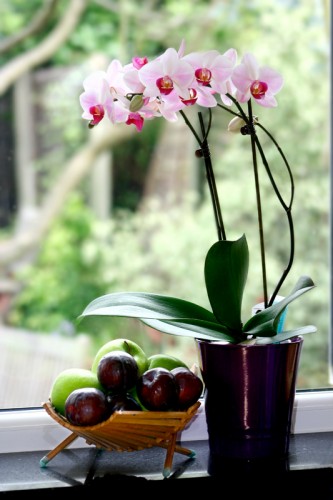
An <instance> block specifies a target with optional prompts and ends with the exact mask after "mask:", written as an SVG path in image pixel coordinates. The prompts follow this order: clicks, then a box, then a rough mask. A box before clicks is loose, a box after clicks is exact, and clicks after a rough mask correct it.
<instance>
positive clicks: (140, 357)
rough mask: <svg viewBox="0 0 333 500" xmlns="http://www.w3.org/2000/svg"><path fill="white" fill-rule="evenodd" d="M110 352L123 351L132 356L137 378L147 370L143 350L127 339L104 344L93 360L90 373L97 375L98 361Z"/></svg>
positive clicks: (146, 361)
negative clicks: (136, 366) (135, 363)
mask: <svg viewBox="0 0 333 500" xmlns="http://www.w3.org/2000/svg"><path fill="white" fill-rule="evenodd" d="M111 351H125V352H128V353H129V354H131V355H132V356H133V358H134V359H135V361H136V362H137V365H138V369H139V372H138V373H139V376H140V375H142V374H143V372H145V371H146V370H147V368H148V358H147V355H146V353H145V352H144V350H143V349H142V348H141V347H140V346H139V345H138V344H137V343H136V342H133V340H129V339H113V340H110V341H109V342H107V343H106V344H104V345H103V346H102V347H101V348H100V349H99V350H98V351H97V354H96V356H95V358H94V360H93V363H92V367H91V371H92V372H93V373H97V367H98V363H99V361H100V359H101V358H102V357H103V356H104V355H105V354H107V353H108V352H111Z"/></svg>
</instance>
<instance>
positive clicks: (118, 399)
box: [107, 393, 142, 415]
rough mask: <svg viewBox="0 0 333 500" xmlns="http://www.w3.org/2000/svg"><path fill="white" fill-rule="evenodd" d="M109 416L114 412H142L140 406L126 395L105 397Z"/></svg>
mask: <svg viewBox="0 0 333 500" xmlns="http://www.w3.org/2000/svg"><path fill="white" fill-rule="evenodd" d="M107 401H108V406H109V410H110V415H112V413H114V412H115V411H142V408H141V406H140V404H139V403H138V402H137V401H136V400H135V399H134V398H133V397H132V396H131V395H130V394H128V393H120V394H109V395H108V396H107Z"/></svg>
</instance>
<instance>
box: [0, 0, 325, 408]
mask: <svg viewBox="0 0 333 500" xmlns="http://www.w3.org/2000/svg"><path fill="white" fill-rule="evenodd" d="M51 4H52V2H50V3H49V2H46V3H45V2H41V1H37V0H33V1H31V2H22V1H21V0H3V1H2V2H1V6H0V15H1V19H2V21H3V26H2V28H1V29H2V33H1V42H0V58H1V69H0V75H1V76H0V155H1V162H0V409H5V408H17V407H34V406H38V407H39V406H40V404H41V402H43V401H45V400H46V399H47V398H48V395H49V390H50V387H51V384H52V381H53V380H54V378H55V377H56V375H57V374H58V373H60V371H62V370H64V369H65V368H71V367H85V368H88V369H90V367H91V363H92V360H93V357H94V355H95V353H96V352H97V350H98V348H99V347H100V346H101V345H103V344H104V343H106V342H107V341H108V340H111V339H113V338H119V337H121V338H129V339H132V340H134V341H135V342H137V343H138V344H139V345H141V347H142V348H143V349H144V350H145V351H146V353H148V354H149V355H152V354H156V353H161V352H165V353H168V354H170V355H173V356H177V357H180V358H182V359H183V360H184V361H185V362H186V363H188V364H189V365H191V366H192V365H193V364H196V363H197V351H196V346H195V343H194V341H193V340H190V339H186V338H178V337H173V336H169V335H161V334H160V333H159V332H158V331H155V330H153V329H148V328H147V327H144V325H143V324H142V323H140V322H138V321H136V320H131V319H127V318H123V319H120V318H112V319H111V318H99V319H96V318H89V319H85V320H84V321H82V322H78V321H77V317H78V316H79V315H80V313H81V312H82V311H83V309H84V308H85V307H86V306H87V305H88V303H89V302H90V301H91V300H93V299H94V298H96V297H98V296H100V295H103V294H106V293H109V292H116V291H123V290H128V291H149V292H155V293H163V294H170V295H174V296H177V297H181V298H185V299H187V300H190V301H193V302H195V303H198V304H201V305H202V306H204V307H207V308H209V302H208V298H207V296H206V289H205V286H204V278H203V263H204V258H205V255H206V253H207V250H208V248H209V247H210V245H211V244H212V243H213V242H214V241H215V240H216V230H215V225H214V221H213V217H212V213H211V203H210V199H209V193H208V192H207V187H206V180H205V178H204V174H203V173H202V170H201V164H200V162H199V161H198V159H197V158H196V156H195V154H194V152H195V149H196V143H195V141H194V139H193V136H192V134H191V133H190V131H189V129H188V128H187V127H186V125H185V123H184V122H183V121H182V119H181V117H179V120H178V121H177V122H168V121H166V120H162V119H154V120H151V121H148V122H147V123H145V125H144V127H143V130H142V131H141V132H137V131H136V129H135V127H134V126H126V125H117V126H114V127H111V126H108V125H107V124H106V123H104V122H101V123H100V124H99V126H98V127H95V128H93V129H89V128H88V126H87V121H86V120H83V119H82V117H81V115H82V109H81V107H80V104H79V95H80V94H81V93H82V91H83V87H82V83H83V80H84V79H85V78H86V77H87V76H88V75H89V74H90V73H91V72H92V71H94V70H97V69H102V70H106V68H107V66H108V64H109V63H110V61H111V60H112V59H115V58H116V59H119V60H121V62H122V63H123V64H126V63H127V62H129V61H131V58H132V57H133V56H137V55H139V56H144V55H145V56H147V57H151V58H154V57H156V56H157V55H159V54H160V53H162V52H164V50H165V49H166V48H168V47H174V48H176V50H178V47H179V45H180V43H181V40H182V39H183V38H185V42H186V52H193V51H201V50H205V51H206V50H210V49H216V50H218V51H219V52H221V53H223V52H225V51H226V50H227V49H229V48H230V47H233V48H235V49H236V50H237V52H238V54H239V58H241V57H242V55H244V54H245V53H246V52H252V53H253V54H255V55H256V57H257V58H258V60H259V61H260V63H261V64H262V65H267V66H270V67H272V68H275V69H276V70H278V71H279V72H280V73H281V74H282V75H283V77H284V87H283V89H282V90H281V92H280V93H279V95H278V99H277V100H278V106H277V108H274V109H264V108H260V109H258V108H259V106H257V107H256V109H255V113H257V114H258V115H259V116H258V119H259V121H260V123H262V124H263V125H264V126H265V127H267V128H268V129H269V131H270V132H271V133H272V134H273V136H274V137H275V138H276V140H277V141H278V142H279V144H280V145H281V146H282V147H283V150H284V153H285V155H286V156H287V158H288V161H289V164H290V166H291V168H292V170H293V175H294V178H295V201H294V205H293V214H294V226H295V238H296V247H295V259H294V264H293V268H292V271H291V273H290V275H289V277H288V279H287V281H286V283H285V284H284V286H283V287H282V289H281V294H282V295H283V294H288V293H289V292H290V291H291V289H292V288H293V286H294V284H295V282H296V280H297V278H298V277H299V276H300V275H302V274H308V275H309V276H311V277H312V278H313V280H314V282H315V284H316V288H315V289H314V290H313V291H311V293H309V294H306V295H305V296H304V297H303V298H302V299H301V300H299V301H297V304H296V306H291V307H290V308H289V309H288V313H287V321H289V322H290V324H291V325H293V326H294V325H306V324H314V325H316V326H317V328H318V331H317V332H316V333H315V334H313V333H311V334H309V335H307V336H306V338H305V341H304V346H303V351H302V357H301V364H300V371H299V379H298V389H317V388H329V387H331V385H332V380H331V377H330V355H329V346H330V323H329V318H330V314H329V311H330V262H329V259H330V257H329V242H330V228H329V220H330V216H329V207H330V170H329V164H330V138H329V125H330V106H331V103H330V88H329V25H328V23H329V22H328V19H329V12H328V9H329V2H325V1H323V2H319V1H315V0H312V1H310V2H305V1H300V2H294V1H291V0H290V1H288V0H285V1H279V2H272V1H270V0H263V1H258V0H253V1H251V2H249V1H245V0H244V1H242V0H240V1H238V2H224V3H221V2H220V3H219V4H218V5H217V4H216V2H214V1H207V0H196V1H195V2H194V4H193V0H191V1H187V0H183V1H182V2H173V1H167V0H164V1H161V2H158V6H157V4H156V2H153V4H154V5H149V9H150V10H148V7H146V6H145V4H142V5H141V6H140V9H138V8H137V6H136V3H135V1H134V0H133V1H131V0H127V1H125V2H122V3H121V5H122V7H121V8H120V7H119V10H112V8H110V9H109V8H108V7H107V6H105V5H103V4H102V3H97V2H96V3H95V2H88V5H87V6H86V7H82V9H83V10H82V11H78V10H75V9H73V11H72V7H71V5H72V4H71V3H70V2H69V3H66V2H65V3H64V4H63V5H61V6H58V7H57V9H54V10H53V9H50V11H48V9H49V7H50V6H51ZM155 4H156V5H155ZM325 9H326V10H325ZM142 26H145V30H144V32H143V30H142ZM55 33H59V37H56V36H55ZM52 37H53V38H52ZM50 47H52V48H50ZM191 115H192V116H191ZM189 116H191V117H192V118H193V119H195V115H194V112H193V111H192V110H189ZM229 121H230V117H228V115H224V114H223V113H221V114H220V115H219V116H218V114H215V115H214V125H213V127H214V128H213V130H212V133H211V137H210V148H211V152H212V160H213V163H214V168H215V171H216V177H217V183H218V189H219V193H220V196H221V204H222V206H223V211H224V214H225V215H224V217H225V220H226V221H227V223H226V224H227V228H228V236H230V237H235V238H236V237H239V236H240V235H241V234H242V233H244V232H245V233H246V234H247V236H248V238H249V242H250V244H251V242H252V241H253V242H254V241H255V240H256V239H257V223H256V218H255V211H254V209H255V198H254V193H253V192H252V187H253V179H252V177H251V176H252V175H253V174H252V170H251V156H250V150H249V151H245V149H244V141H243V140H242V137H241V135H240V134H239V135H231V134H230V133H229V132H228V130H227V127H228V122H229ZM96 144H104V147H100V148H99V147H96ZM267 159H268V161H269V162H272V163H274V161H276V151H275V150H274V148H269V147H268V157H267ZM265 193H266V194H267V197H266V198H267V199H265V206H264V220H265V231H266V234H267V253H268V254H269V257H268V260H267V268H268V270H269V273H268V283H269V285H270V286H271V287H272V284H273V283H275V282H276V281H277V278H278V276H279V275H280V274H281V267H282V269H283V266H284V265H285V258H286V255H287V254H288V243H289V242H288V240H285V239H284V237H282V236H281V237H280V236H279V229H281V228H279V220H278V218H277V215H276V212H275V210H274V205H273V202H272V200H271V199H270V196H269V191H268V188H267V186H265V184H263V196H264V197H265ZM281 231H282V230H281ZM282 234H283V231H282V232H281V235H282ZM253 245H254V243H253ZM255 252H258V249H256V248H255V249H254V255H255ZM251 256H252V253H251ZM255 262H259V259H258V258H257V257H254V258H253V261H252V260H251V261H250V274H249V278H248V282H249V285H248V286H247V292H246V293H247V295H246V297H245V298H244V306H243V307H244V315H246V316H248V314H249V311H251V309H252V307H253V305H254V304H256V303H257V302H260V300H261V298H262V297H261V292H260V286H259V285H258V281H259V280H260V278H258V276H260V270H259V269H258V266H257V264H255Z"/></svg>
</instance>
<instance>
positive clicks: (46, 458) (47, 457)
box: [39, 432, 79, 467]
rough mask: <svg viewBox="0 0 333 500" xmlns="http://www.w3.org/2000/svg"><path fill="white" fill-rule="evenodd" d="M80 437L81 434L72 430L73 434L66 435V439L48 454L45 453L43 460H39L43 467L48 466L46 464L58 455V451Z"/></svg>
mask: <svg viewBox="0 0 333 500" xmlns="http://www.w3.org/2000/svg"><path fill="white" fill-rule="evenodd" d="M78 437H79V436H78V435H77V434H75V432H72V434H70V435H69V436H68V437H66V439H64V440H63V441H61V443H59V444H58V446H56V447H55V448H54V449H53V450H51V451H50V452H49V453H48V454H47V455H45V456H44V457H43V458H41V460H40V461H39V465H40V466H41V467H46V465H47V464H48V463H49V462H50V460H52V458H54V457H55V456H56V455H58V453H59V452H60V451H61V450H63V449H64V448H66V446H68V445H69V444H71V443H72V442H73V441H74V440H75V439H76V438H78Z"/></svg>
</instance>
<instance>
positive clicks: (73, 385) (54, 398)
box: [49, 368, 103, 416]
mask: <svg viewBox="0 0 333 500" xmlns="http://www.w3.org/2000/svg"><path fill="white" fill-rule="evenodd" d="M83 387H93V388H95V389H100V390H103V387H102V385H101V384H100V382H99V380H98V378H97V375H96V373H93V372H92V371H90V370H87V369H85V368H67V369H65V370H63V371H61V372H60V373H59V374H58V375H57V377H56V378H55V379H54V381H53V384H52V387H51V391H50V398H49V399H50V402H51V404H52V406H53V407H54V408H55V410H56V411H57V412H58V413H60V414H61V415H63V416H65V403H66V399H67V397H68V396H69V394H70V393H71V392H72V391H74V390H75V389H82V388H83Z"/></svg>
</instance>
